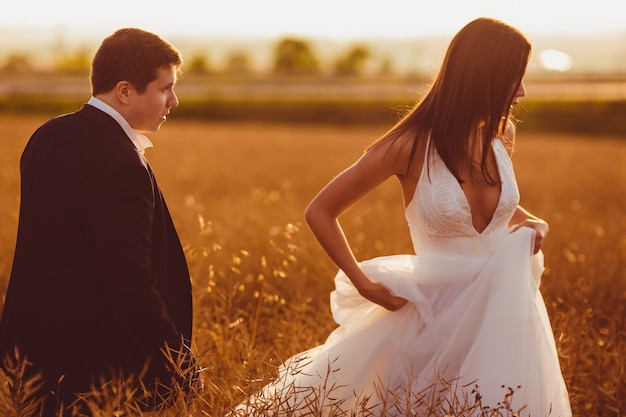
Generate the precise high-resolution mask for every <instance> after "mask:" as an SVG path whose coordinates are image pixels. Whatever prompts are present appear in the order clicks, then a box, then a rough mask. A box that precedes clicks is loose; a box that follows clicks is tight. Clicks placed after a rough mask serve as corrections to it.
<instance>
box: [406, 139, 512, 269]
mask: <svg viewBox="0 0 626 417" xmlns="http://www.w3.org/2000/svg"><path fill="white" fill-rule="evenodd" d="M429 146H430V143H429V145H428V146H427V148H428V147H429ZM492 147H493V150H494V154H495V158H496V163H497V165H498V173H499V175H500V181H501V182H502V187H501V192H500V199H499V201H498V204H497V207H496V210H495V212H494V214H493V217H492V219H491V221H490V222H489V224H488V225H487V227H486V228H485V229H484V230H483V231H482V232H478V231H477V230H476V229H475V228H474V226H473V224H472V214H471V211H470V206H469V203H468V202H467V198H466V197H465V194H464V193H463V190H462V189H461V186H460V184H459V182H458V181H457V179H456V178H455V177H454V175H452V173H451V172H450V171H449V170H448V168H447V167H446V165H445V163H444V162H443V160H442V159H441V157H440V156H439V155H438V153H437V152H436V151H435V152H429V151H428V149H427V150H426V155H427V156H428V157H427V161H428V164H429V165H428V166H427V164H426V163H424V165H423V168H422V172H421V174H420V179H419V181H418V184H417V189H416V190H415V194H414V196H413V199H412V200H411V202H410V203H409V205H408V206H407V208H406V218H407V221H408V223H409V229H410V231H411V239H412V241H413V247H414V249H415V253H417V254H427V253H428V254H441V255H458V256H464V257H465V256H469V257H471V256H477V255H488V254H491V253H493V251H494V249H495V246H496V244H497V241H498V240H499V239H500V238H501V237H502V236H503V235H504V234H506V233H507V229H508V227H507V225H508V222H509V220H510V219H511V216H513V213H514V211H515V209H516V207H517V205H518V204H519V190H518V188H517V182H516V180H515V174H514V172H513V165H512V163H511V160H510V158H509V155H508V153H507V150H506V148H505V147H504V144H503V143H502V142H501V141H500V140H499V139H494V141H493V142H492Z"/></svg>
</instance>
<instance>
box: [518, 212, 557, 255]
mask: <svg viewBox="0 0 626 417" xmlns="http://www.w3.org/2000/svg"><path fill="white" fill-rule="evenodd" d="M521 227H530V228H531V229H533V230H534V231H535V244H534V250H533V253H537V252H539V250H540V249H541V246H543V241H544V239H545V238H546V235H547V234H548V231H549V229H550V228H549V226H548V223H547V222H546V221H545V220H543V219H540V218H539V217H537V216H535V215H533V214H531V213H529V212H528V211H526V210H525V209H524V208H523V207H522V206H517V209H516V210H515V213H513V217H512V218H511V221H509V228H510V230H511V233H512V232H514V231H516V230H518V229H519V228H521Z"/></svg>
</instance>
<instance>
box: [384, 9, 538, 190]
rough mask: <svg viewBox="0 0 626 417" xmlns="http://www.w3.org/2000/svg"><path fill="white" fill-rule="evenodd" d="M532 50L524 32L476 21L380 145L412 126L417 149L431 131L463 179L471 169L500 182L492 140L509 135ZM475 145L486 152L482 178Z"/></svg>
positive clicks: (449, 164)
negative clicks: (490, 163) (492, 164)
mask: <svg viewBox="0 0 626 417" xmlns="http://www.w3.org/2000/svg"><path fill="white" fill-rule="evenodd" d="M530 51H531V45H530V42H529V41H528V40H527V39H526V37H525V36H524V35H523V34H522V33H521V32H520V31H519V30H517V29H515V28H513V27H511V26H509V25H507V24H505V23H503V22H501V21H499V20H495V19H491V18H479V19H476V20H473V21H472V22H470V23H468V24H467V25H466V26H465V27H463V28H462V29H461V30H460V31H459V32H458V33H457V34H456V36H455V37H454V38H453V39H452V41H451V42H450V45H449V47H448V50H447V52H446V55H445V57H444V60H443V63H442V66H441V70H440V72H439V73H438V75H437V76H436V78H435V79H434V82H433V83H432V85H431V86H430V88H429V90H428V91H427V92H426V94H425V95H424V96H423V98H422V99H421V100H420V101H419V102H418V103H417V104H416V105H415V106H414V107H413V109H412V110H410V111H409V112H408V113H407V114H406V115H405V116H404V117H403V118H402V119H401V120H400V121H399V122H398V123H397V124H396V125H395V126H394V127H392V128H391V129H390V130H389V131H388V132H387V133H386V134H385V135H383V136H382V137H381V138H380V139H379V140H378V141H376V142H375V143H378V142H381V141H384V140H394V139H397V138H398V137H400V136H402V135H403V134H404V133H405V132H407V131H408V130H410V131H411V132H416V137H415V141H414V143H413V147H412V148H413V150H412V153H414V152H415V150H416V148H417V146H416V144H417V142H418V141H420V140H427V138H428V135H430V140H431V144H432V145H433V146H431V147H430V150H431V151H432V152H434V151H437V152H438V153H439V155H440V157H441V159H442V160H443V161H444V163H445V164H446V166H447V167H448V169H449V170H450V172H451V173H452V174H453V175H454V176H455V177H456V178H457V179H458V180H459V182H461V173H462V172H463V171H464V170H468V171H469V172H470V173H471V175H472V179H481V180H484V181H486V182H487V183H489V184H491V185H494V184H495V179H494V178H492V176H490V175H489V172H488V170H487V159H488V157H489V153H490V152H491V142H492V140H493V139H494V138H495V137H497V136H499V135H501V134H503V133H504V130H505V128H506V122H507V120H508V119H509V115H510V114H509V113H510V106H511V103H512V101H513V99H514V96H515V94H516V92H517V90H518V88H519V86H520V84H521V82H522V79H523V77H524V73H525V71H526V66H527V64H528V59H529V57H530ZM475 146H480V148H479V149H481V151H482V156H481V163H480V172H481V175H480V176H479V177H478V178H477V177H476V175H477V173H476V170H475V169H474V167H473V166H472V165H473V163H472V161H473V155H474V151H475V149H476V148H475ZM411 160H413V158H411ZM409 169H410V167H409Z"/></svg>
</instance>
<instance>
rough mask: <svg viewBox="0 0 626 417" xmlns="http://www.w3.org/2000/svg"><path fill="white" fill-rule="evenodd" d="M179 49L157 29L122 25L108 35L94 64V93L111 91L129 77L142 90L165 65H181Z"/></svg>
mask: <svg viewBox="0 0 626 417" xmlns="http://www.w3.org/2000/svg"><path fill="white" fill-rule="evenodd" d="M182 63H183V61H182V58H181V56H180V53H179V52H178V51H177V50H176V48H174V47H173V46H172V45H171V44H170V43H169V42H167V41H166V40H164V39H162V38H161V37H159V36H158V35H155V34H154V33H150V32H146V31H145V30H141V29H136V28H125V29H120V30H118V31H116V32H115V33H113V34H112V35H111V36H109V37H107V38H106V39H105V40H104V41H102V44H101V45H100V48H98V51H97V52H96V55H95V56H94V59H93V62H92V64H91V92H92V95H94V96H95V95H96V94H100V93H106V92H109V91H111V90H112V89H113V88H114V87H115V86H116V85H117V83H118V82H120V81H128V82H129V83H130V84H132V86H133V87H134V88H135V89H136V90H137V92H139V93H143V92H144V91H146V88H147V86H148V84H149V83H150V82H152V81H154V80H155V79H156V78H157V69H159V68H161V67H163V66H172V65H173V66H175V67H177V68H180V66H181V65H182Z"/></svg>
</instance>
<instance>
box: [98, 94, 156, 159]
mask: <svg viewBox="0 0 626 417" xmlns="http://www.w3.org/2000/svg"><path fill="white" fill-rule="evenodd" d="M87 104H89V105H91V106H93V107H95V108H97V109H98V110H101V111H103V112H105V113H106V114H108V115H109V116H111V117H112V118H113V119H115V121H116V122H117V123H118V124H119V125H120V126H121V127H122V129H124V132H125V133H126V135H128V137H129V138H130V140H131V142H133V145H135V148H137V150H138V151H139V152H140V153H141V154H142V155H143V154H144V152H145V150H146V148H151V147H152V146H153V145H152V142H151V141H150V139H148V137H147V136H146V135H144V134H143V133H140V132H137V131H136V130H134V129H133V128H132V127H131V126H130V124H129V123H128V122H127V121H126V119H124V117H123V116H122V115H121V114H120V113H119V112H118V111H117V110H115V109H114V108H113V107H111V106H109V105H108V104H106V103H105V102H104V101H102V100H100V99H99V98H96V97H91V98H90V99H89V101H88V102H87Z"/></svg>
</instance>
